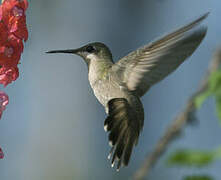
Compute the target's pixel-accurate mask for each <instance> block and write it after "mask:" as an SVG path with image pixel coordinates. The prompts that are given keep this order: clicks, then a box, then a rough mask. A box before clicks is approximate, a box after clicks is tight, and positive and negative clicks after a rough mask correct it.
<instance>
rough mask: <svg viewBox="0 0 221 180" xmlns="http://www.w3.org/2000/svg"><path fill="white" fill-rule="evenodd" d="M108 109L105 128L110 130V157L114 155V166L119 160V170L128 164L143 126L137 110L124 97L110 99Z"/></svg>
mask: <svg viewBox="0 0 221 180" xmlns="http://www.w3.org/2000/svg"><path fill="white" fill-rule="evenodd" d="M108 110H109V113H108V117H107V118H106V120H105V122H104V127H105V128H104V129H106V130H107V131H110V133H109V144H110V145H111V146H112V149H111V152H110V154H109V156H108V158H109V159H110V157H111V156H112V155H113V156H112V161H111V162H112V166H114V164H115V162H116V161H118V164H117V170H119V169H120V167H121V166H122V165H125V166H127V165H128V163H129V160H130V157H131V153H132V150H133V147H134V145H136V143H137V140H138V137H139V133H140V127H141V126H140V124H139V122H140V121H139V120H138V119H137V115H136V112H135V111H134V109H133V108H132V107H131V106H130V104H129V103H128V101H127V100H126V99H124V98H115V99H112V100H110V101H109V102H108Z"/></svg>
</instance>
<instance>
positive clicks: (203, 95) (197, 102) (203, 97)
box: [195, 90, 212, 108]
mask: <svg viewBox="0 0 221 180" xmlns="http://www.w3.org/2000/svg"><path fill="white" fill-rule="evenodd" d="M211 94H212V93H211V91H209V90H207V91H205V92H203V93H201V94H199V95H198V96H196V97H195V106H196V107H197V108H200V107H201V106H202V104H203V103H204V101H205V100H206V99H207V98H208V97H209V96H210V95H211Z"/></svg>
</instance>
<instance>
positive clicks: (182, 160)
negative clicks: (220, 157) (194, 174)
mask: <svg viewBox="0 0 221 180" xmlns="http://www.w3.org/2000/svg"><path fill="white" fill-rule="evenodd" d="M214 157H215V153H214V151H212V152H207V151H198V150H187V149H181V150H177V151H176V152H174V153H172V155H170V156H169V159H168V160H167V162H168V164H169V165H180V166H195V167H203V166H207V165H209V164H211V163H212V162H213V161H214Z"/></svg>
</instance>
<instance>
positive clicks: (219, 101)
mask: <svg viewBox="0 0 221 180" xmlns="http://www.w3.org/2000/svg"><path fill="white" fill-rule="evenodd" d="M216 112H217V116H218V118H219V120H220V123H221V95H220V96H219V95H216Z"/></svg>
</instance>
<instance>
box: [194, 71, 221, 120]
mask: <svg viewBox="0 0 221 180" xmlns="http://www.w3.org/2000/svg"><path fill="white" fill-rule="evenodd" d="M209 96H214V97H215V101H216V111H217V116H218V117H219V119H220V121H221V70H219V71H216V72H213V73H212V74H211V75H210V77H209V83H208V88H207V90H206V91H204V92H202V93H201V94H199V95H198V96H197V97H196V98H195V105H196V107H197V108H200V107H201V105H202V104H203V103H204V102H205V100H206V99H207V98H208V97H209Z"/></svg>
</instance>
